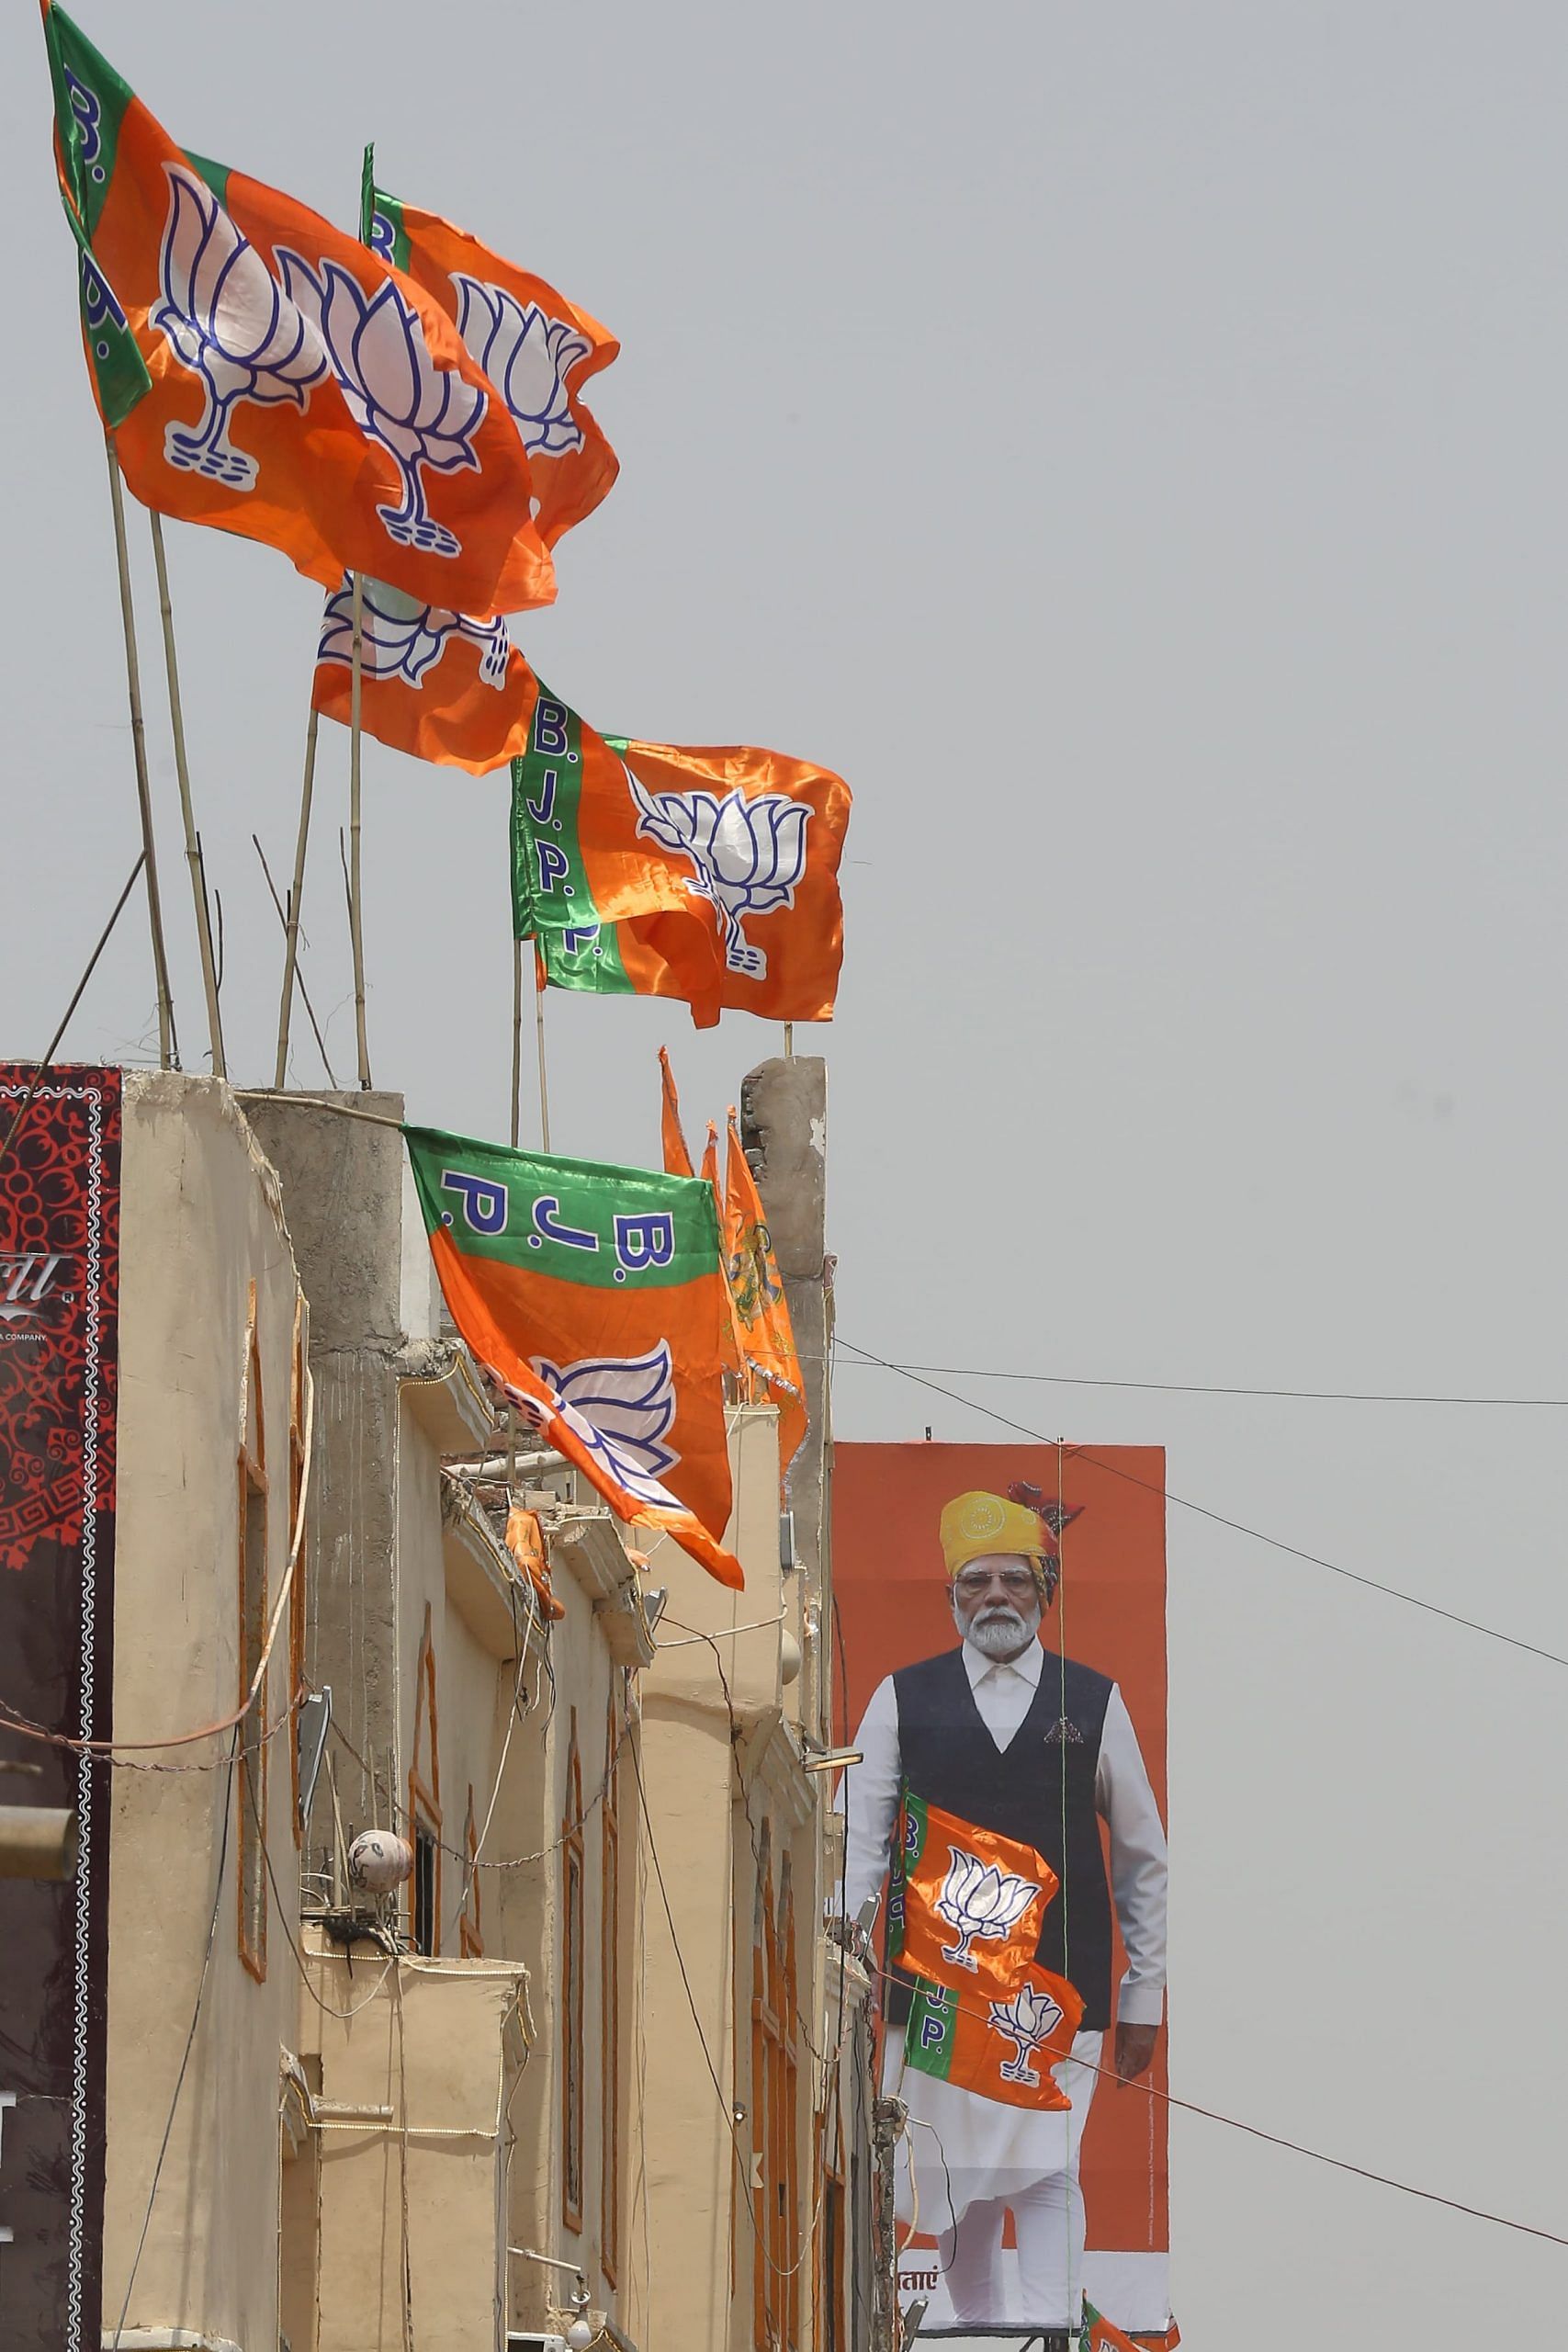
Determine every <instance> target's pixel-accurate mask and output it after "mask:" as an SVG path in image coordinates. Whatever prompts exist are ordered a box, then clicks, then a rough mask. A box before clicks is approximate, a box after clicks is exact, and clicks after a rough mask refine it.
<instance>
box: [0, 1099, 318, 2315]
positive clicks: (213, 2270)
mask: <svg viewBox="0 0 1568 2352" xmlns="http://www.w3.org/2000/svg"><path fill="white" fill-rule="evenodd" d="M123 1185H124V1192H123V1217H122V1227H121V1242H122V1257H121V1269H122V1289H121V1306H120V1333H119V1344H120V1359H119V1362H120V1403H119V1472H118V1534H117V1547H116V1589H115V1623H114V1645H115V1700H114V1719H115V1730H116V1733H117V1735H118V1736H119V1737H120V1738H122V1739H125V1740H127V1741H137V1740H153V1739H157V1738H160V1737H166V1736H168V1735H170V1734H171V1733H177V1732H182V1731H185V1730H186V1729H188V1728H193V1727H194V1726H196V1725H197V1724H203V1723H215V1722H220V1721H221V1720H222V1719H223V1718H224V1717H226V1716H228V1715H230V1714H231V1713H232V1712H233V1711H234V1709H235V1708H236V1706H237V1705H238V1704H239V1702H240V1699H241V1696H242V1695H243V1694H242V1692H241V1688H240V1684H241V1671H242V1670H241V1663H240V1645H239V1638H238V1636H239V1613H240V1611H239V1593H240V1547H241V1529H240V1514H239V1480H238V1468H239V1455H240V1448H241V1443H242V1437H243V1430H244V1425H245V1420H246V1418H247V1414H246V1359H247V1344H246V1341H247V1330H248V1328H249V1321H250V1304H251V1293H252V1285H253V1284H254V1298H255V1334H256V1344H257V1350H258V1352H259V1359H260V1374H261V1394H260V1398H259V1405H260V1412H259V1415H258V1414H257V1413H256V1411H255V1406H256V1404H257V1401H258V1400H257V1399H256V1397H255V1395H254V1389H253V1390H252V1392H251V1394H250V1398H249V1402H250V1408H251V1410H250V1414H249V1419H250V1420H251V1423H252V1442H253V1447H254V1446H256V1445H259V1443H260V1442H261V1438H262V1435H263V1433H264V1432H265V1471H266V1476H267V1481H268V1487H267V1496H266V1532H265V1559H266V1586H267V1601H268V1613H269V1614H270V1609H271V1603H272V1600H273V1599H274V1597H275V1596H276V1592H277V1591H278V1589H279V1588H280V1585H281V1579H282V1577H283V1574H284V1570H285V1567H286V1566H287V1563H288V1548H289V1528H288V1487H289V1477H288V1459H289V1455H288V1431H289V1390H290V1374H291V1370H292V1361H293V1350H294V1320H295V1311H296V1306H297V1303H298V1298H299V1288H298V1284H297V1282H296V1279H295V1270H294V1261H293V1259H292V1257H291V1255H290V1252H289V1247H288V1235H287V1233H286V1231H285V1229H284V1224H283V1217H282V1213H281V1209H280V1206H279V1203H278V1198H277V1189H276V1181H275V1179H274V1176H273V1172H272V1170H271V1169H270V1168H269V1167H268V1166H267V1164H266V1162H265V1159H263V1157H262V1155H261V1153H260V1151H259V1150H258V1149H257V1148H256V1145H255V1142H254V1138H253V1136H252V1135H251V1132H250V1130H249V1128H248V1126H247V1125H246V1123H245V1121H244V1119H243V1116H242V1115H241V1113H240V1111H239V1109H238V1108H237V1106H236V1104H235V1103H234V1099H233V1097H232V1095H231V1093H230V1092H229V1091H228V1089H227V1088H226V1087H224V1086H222V1085H220V1084H219V1083H218V1082H217V1081H215V1080H211V1079H201V1078H187V1077H180V1076H177V1075H175V1074H173V1073H165V1074H161V1075H160V1074H152V1073H145V1074H144V1073H138V1072H134V1071H127V1073H126V1079H125V1145H124V1159H123ZM288 1690H289V1657H288V1624H287V1621H286V1622H285V1623H284V1626H283V1628H282V1631H281V1634H280V1637H279V1646H278V1647H277V1649H276V1650H275V1651H274V1654H273V1663H272V1666H271V1669H270V1672H269V1676H268V1679H267V1683H266V1685H265V1691H264V1696H263V1700H262V1704H261V1709H260V1712H259V1714H258V1715H256V1716H253V1717H252V1718H251V1719H250V1720H249V1721H248V1722H247V1724H246V1726H245V1729H244V1731H243V1735H242V1741H243V1746H242V1751H241V1753H242V1758H243V1764H242V1768H241V1769H243V1766H244V1764H247V1763H248V1765H249V1768H250V1769H251V1770H253V1771H254V1773H256V1774H257V1775H258V1776H259V1781H260V1785H261V1787H262V1789H263V1790H264V1791H265V1807H266V1825H267V1840H266V1843H267V1851H268V1854H269V1856H270V1858H271V1861H272V1867H273V1874H274V1877H275V1878H276V1894H275V1893H274V1889H273V1887H272V1886H271V1885H270V1884H269V1885H268V1886H267V1888H266V1894H265V1906H266V1914H267V1920H266V1936H265V1977H264V1979H263V1980H262V1981H260V1982H258V1981H257V1979H256V1977H255V1976H254V1974H253V1973H251V1972H250V1971H249V1970H248V1969H247V1968H246V1967H245V1966H244V1964H243V1962H242V1960H241V1957H240V1951H239V1934H238V1928H239V1919H238V1892H237V1890H238V1877H239V1863H240V1853H239V1846H240V1830H239V1811H240V1789H239V1778H238V1773H236V1774H235V1775H234V1776H233V1779H232V1781H231V1774H230V1771H229V1770H228V1756H229V1751H230V1746H231V1735H229V1734H228V1733H221V1734H219V1735H217V1736H214V1737H212V1738H210V1739H208V1740H204V1741H201V1742H199V1743H197V1745H196V1746H194V1747H182V1748H180V1749H178V1750H177V1751H175V1753H174V1754H172V1755H166V1756H164V1757H162V1758H147V1759H145V1760H147V1761H149V1762H159V1763H162V1764H163V1765H164V1766H165V1767H168V1766H170V1765H173V1766H175V1767H177V1768H178V1769H176V1770H167V1769H165V1770H163V1771H147V1770H119V1771H117V1773H116V1774H115V1778H114V1813H113V1831H112V1841H111V1861H110V1872H109V1931H108V1932H109V1989H108V2075H107V2095H108V2109H107V2123H108V2131H107V2138H108V2157H107V2191H106V2198H105V2209H104V2223H105V2225H104V2319H105V2324H106V2326H107V2329H108V2330H110V2331H111V2332H112V2330H113V2329H114V2327H115V2325H116V2323H117V2322H118V2318H119V2315H120V2309H121V2305H122V2303H123V2302H124V2301H125V2296H126V2290H127V2285H128V2282H129V2280H130V2273H131V2266H132V2262H133V2260H134V2259H135V2256H136V2247H137V2242H138V2239H139V2237H140V2235H141V2228H142V2223H143V2221H144V2219H146V2218H147V2216H148V2213H149V2200H150V2199H152V2179H153V2173H154V2167H155V2165H156V2163H157V2156H158V2145H159V2142H160V2139H161V2138H162V2135H163V2131H164V2125H165V2122H166V2120H167V2119H168V2117H169V2113H170V2109H171V2103H172V2101H173V2098H174V2092H175V2081H176V2079H177V2077H178V2075H179V2071H180V2064H181V2057H182V2053H183V2051H184V2048H185V2042H186V2035H187V2033H188V2032H189V2031H190V2026H191V2019H192V2017H193V2015H194V2014H196V2012H197V1990H198V1987H201V1994H200V2009H199V2019H198V2023H197V2031H196V2036H195V2040H194V2041H193V2042H192V2045H191V2052H190V2061H189V2064H188V2067H187V2069H186V2077H185V2082H184V2086H183V2089H182V2091H181V2094H180V2100H179V2105H178V2109H177V2110H176V2111H175V2120H174V2128H173V2130H172V2132H171V2134H170V2139H169V2145H168V2151H167V2154H166V2155H165V2156H164V2164H163V2169H162V2173H161V2175H160V2176H159V2177H158V2185H157V2194H156V2198H155V2199H152V2203H151V2220H150V2222H149V2226H148V2229H147V2240H146V2245H145V2246H144V2248H143V2250H142V2252H141V2258H140V2261H139V2262H138V2263H137V2264H136V2270H135V2283H134V2289H133V2290H132V2292H131V2295H130V2305H129V2309H128V2311H127V2313H126V2328H127V2337H128V2341H130V2340H133V2332H134V2331H135V2330H137V2329H143V2330H147V2331H152V2332H156V2331H158V2330H167V2329H171V2328H175V2327H185V2328H187V2329H190V2330H191V2331H193V2335H192V2338H191V2340H193V2341H194V2340H197V2339H198V2338H199V2340H200V2341H203V2342H205V2341H207V2340H208V2338H209V2337H210V2338H211V2339H213V2340H215V2341H226V2342H229V2343H231V2344H234V2345H239V2346H243V2347H245V2352H251V2347H252V2346H263V2345H276V2342H277V2333H278V2322H277V2271H276V2241H275V2237H274V2233H273V2229H272V2226H271V2223H272V2216H273V2215H274V2214H275V2213H276V2210H277V2199H278V2128H277V2063H278V2050H279V2047H280V2045H281V2044H283V2043H285V2042H287V2041H290V2040H292V2038H293V2034H294V2030H295V2019H296V2017H297V2014H298V2006H299V1978H298V1975H297V1973H296V1967H295V1962H294V1960H293V1958H292V1956H291V1954H290V1951H289V1948H288V1939H289V1938H290V1937H291V1936H292V1937H297V1936H298V1933H299V1919H298V1881H297V1874H298V1869H299V1859H298V1855H297V1853H296V1850H295V1846H294V1840H293V1835H292V1827H291V1816H292V1791H291V1784H290V1769H289V1746H290V1742H289V1736H288V1724H287V1721H286V1722H285V1723H284V1725H283V1728H282V1729H281V1731H278V1732H277V1733H276V1736H273V1737H271V1738H270V1739H268V1740H266V1741H265V1742H263V1741H262V1740H261V1738H260V1735H261V1733H262V1731H263V1730H265V1729H266V1728H267V1727H269V1726H275V1725H276V1723H277V1720H278V1717H279V1716H280V1714H282V1713H283V1712H284V1710H285V1708H286V1705H287V1700H288ZM220 1856H221V1858H222V1874H221V1880H220V1875H219V1862H220ZM279 1897H280V1898H281V1904H282V1916H281V1917H280V1916H279V1910H278V1898H279ZM215 1905H216V1909H215ZM209 1928H210V1929H211V1934H212V1948H211V1959H210V1962H209V1964H208V1967H207V1974H206V1983H205V1985H202V1962H203V1954H204V1952H205V1951H206V1947H207V1941H208V1935H209ZM0 2333H3V2326H0ZM159 2340H160V2341H172V2340H174V2339H173V2338H171V2337H169V2336H167V2335H164V2336H161V2337H160V2338H159Z"/></svg>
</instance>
